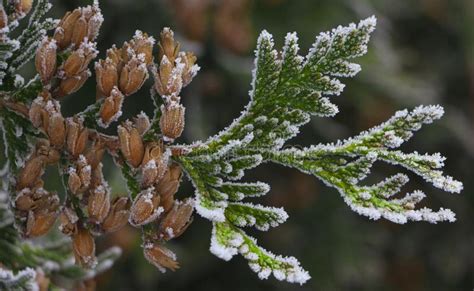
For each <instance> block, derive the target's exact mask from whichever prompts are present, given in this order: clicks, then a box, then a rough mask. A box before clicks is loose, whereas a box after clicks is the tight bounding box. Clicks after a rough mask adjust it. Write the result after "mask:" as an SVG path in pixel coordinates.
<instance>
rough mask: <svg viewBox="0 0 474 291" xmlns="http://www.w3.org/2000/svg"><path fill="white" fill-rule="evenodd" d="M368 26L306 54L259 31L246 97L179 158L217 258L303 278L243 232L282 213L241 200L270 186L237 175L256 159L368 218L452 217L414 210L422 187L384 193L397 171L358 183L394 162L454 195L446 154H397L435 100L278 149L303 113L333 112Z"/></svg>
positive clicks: (263, 273) (344, 30) (339, 33)
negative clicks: (303, 177)
mask: <svg viewBox="0 0 474 291" xmlns="http://www.w3.org/2000/svg"><path fill="white" fill-rule="evenodd" d="M375 25H376V19H375V17H369V18H367V19H365V20H362V21H360V22H359V23H358V24H350V25H348V26H345V27H343V26H339V27H337V28H336V29H333V30H331V31H330V32H325V33H321V34H320V35H318V36H317V37H316V40H315V42H314V44H313V45H312V47H311V49H310V50H309V52H308V54H307V55H306V56H304V55H300V48H299V45H298V37H297V34H296V33H295V32H292V33H288V34H287V35H286V37H285V42H284V46H283V49H282V50H281V51H278V50H277V49H275V44H274V40H273V36H272V35H271V34H270V33H269V32H267V31H263V32H262V33H261V34H260V36H259V38H258V42H257V49H256V51H255V69H254V70H253V72H252V74H253V78H252V82H251V90H250V92H249V95H250V102H249V103H248V104H247V106H246V107H245V109H244V110H243V111H242V112H241V115H240V116H239V117H238V118H236V119H235V120H234V121H233V122H232V123H231V125H230V126H229V127H227V128H225V129H223V130H222V131H220V132H219V133H217V134H216V135H215V136H213V137H211V138H209V139H208V140H207V141H205V142H201V141H198V142H195V143H194V144H193V145H192V147H191V151H190V152H189V153H188V154H187V155H186V156H183V157H180V158H179V161H180V163H181V164H182V166H183V168H184V169H185V171H186V173H187V175H188V177H189V179H190V180H191V181H192V183H193V185H194V187H195V188H196V192H195V208H196V211H197V213H198V214H200V215H201V216H203V217H204V218H207V219H209V220H211V221H212V222H213V224H214V228H213V232H212V239H211V247H210V250H211V252H212V253H213V254H215V255H216V256H218V257H219V258H222V259H223V260H226V261H227V260H230V259H231V258H232V257H233V256H235V255H237V254H240V255H242V256H243V257H244V258H245V259H246V260H248V262H249V266H250V268H251V269H252V270H253V271H254V272H256V273H257V274H258V277H259V278H260V279H267V278H268V277H269V276H270V275H271V274H273V275H274V277H275V278H276V279H278V280H286V281H288V282H295V283H300V284H302V283H304V282H305V281H307V280H308V279H309V278H310V277H309V275H308V273H307V272H306V271H304V270H303V269H302V268H301V267H300V265H299V263H298V261H297V260H296V259H295V258H293V257H290V258H284V257H282V256H278V255H274V254H272V253H271V252H269V251H266V250H264V249H263V248H261V247H259V246H258V245H257V241H256V240H255V239H253V238H252V237H250V236H248V235H247V234H246V233H245V232H244V230H243V229H242V228H246V227H255V228H256V229H258V230H261V231H267V230H269V229H270V228H271V227H275V226H278V225H279V224H281V223H283V222H285V221H286V219H287V217H288V215H287V214H286V212H285V211H284V210H283V209H280V208H274V207H267V206H262V205H256V204H253V203H250V202H245V200H246V199H248V198H251V197H258V196H262V195H265V194H266V193H267V192H269V190H270V188H269V186H268V185H267V184H265V183H262V182H241V181H240V180H241V179H243V177H244V174H245V171H246V170H248V169H251V168H254V167H256V166H258V165H260V164H261V163H262V162H274V163H279V164H281V165H284V166H288V167H293V168H296V169H298V170H300V171H302V172H304V173H307V174H310V175H314V176H315V177H317V178H319V179H320V180H321V181H322V182H323V183H325V184H326V185H328V186H329V187H334V188H336V189H337V190H338V191H339V193H340V194H341V196H342V198H343V200H344V202H345V203H346V204H347V205H348V206H349V207H350V209H352V210H353V211H354V212H356V213H358V214H360V215H363V216H366V217H368V218H369V219H372V220H377V219H381V218H384V219H387V220H389V221H392V222H395V223H406V222H408V221H427V222H430V223H438V222H441V221H449V222H452V221H455V214H454V213H453V212H452V211H451V210H449V209H444V208H441V209H440V210H438V211H433V210H431V209H429V208H426V207H425V208H419V209H417V208H416V207H417V204H418V203H419V202H420V201H422V200H423V198H424V197H425V196H426V195H425V194H424V193H423V192H421V191H414V192H412V193H409V194H406V195H405V196H401V198H400V197H399V196H397V198H393V197H394V196H395V195H396V194H397V193H399V192H400V191H401V189H402V187H403V186H404V185H405V184H406V183H408V181H409V178H408V176H407V175H405V174H396V175H394V176H392V177H388V178H386V179H384V180H383V181H381V182H379V183H377V184H375V185H366V184H362V181H363V180H364V179H365V178H366V177H367V176H369V175H370V173H371V171H372V167H373V165H374V163H375V162H377V161H382V162H387V163H390V164H393V165H395V166H401V167H403V168H405V169H407V170H409V171H411V172H413V173H414V174H416V175H419V176H421V177H422V178H424V179H425V180H426V181H427V182H429V183H431V184H432V185H433V186H435V187H437V188H440V189H443V190H445V191H448V192H453V193H458V192H460V191H461V189H462V184H461V183H460V182H458V181H456V180H454V179H453V178H452V177H450V176H446V175H444V174H443V172H442V171H441V170H440V169H441V168H442V167H443V166H444V160H445V158H444V157H443V156H441V155H440V154H438V153H436V154H419V153H417V152H412V153H404V152H402V151H399V150H397V148H399V147H400V146H402V145H403V143H404V142H405V141H408V140H409V139H410V138H411V137H412V136H413V134H414V133H415V132H416V131H418V130H419V129H420V128H421V127H422V126H423V125H425V124H430V123H432V122H433V121H435V120H437V119H439V118H441V117H442V115H443V113H444V111H443V108H442V107H441V106H439V105H433V106H419V107H417V108H415V109H414V110H412V111H408V110H401V111H398V112H396V113H395V115H394V116H393V117H392V118H390V119H389V120H388V121H387V122H384V123H382V124H381V125H379V126H376V127H374V128H372V129H369V130H367V131H365V132H362V133H361V134H359V135H357V136H355V137H353V138H349V139H346V140H343V141H337V142H336V143H332V144H319V145H313V146H310V147H307V148H303V149H301V148H293V147H285V149H282V147H283V146H284V145H285V143H286V142H287V141H288V140H290V139H291V138H293V137H294V136H296V135H297V134H299V130H300V127H301V126H302V125H304V124H306V123H307V122H309V120H310V117H311V116H319V117H328V116H333V115H335V114H336V113H337V112H338V108H337V106H336V105H334V104H332V103H331V100H330V97H331V96H334V95H340V94H341V93H342V92H343V90H344V84H343V83H342V81H341V78H345V77H353V76H355V75H356V74H357V73H358V72H359V71H360V70H361V66H360V65H358V64H356V63H354V59H355V58H356V57H359V56H362V55H364V54H365V53H366V52H367V44H368V41H369V39H370V34H371V33H372V32H373V31H374V29H375Z"/></svg>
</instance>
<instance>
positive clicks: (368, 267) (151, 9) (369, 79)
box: [26, 0, 474, 291]
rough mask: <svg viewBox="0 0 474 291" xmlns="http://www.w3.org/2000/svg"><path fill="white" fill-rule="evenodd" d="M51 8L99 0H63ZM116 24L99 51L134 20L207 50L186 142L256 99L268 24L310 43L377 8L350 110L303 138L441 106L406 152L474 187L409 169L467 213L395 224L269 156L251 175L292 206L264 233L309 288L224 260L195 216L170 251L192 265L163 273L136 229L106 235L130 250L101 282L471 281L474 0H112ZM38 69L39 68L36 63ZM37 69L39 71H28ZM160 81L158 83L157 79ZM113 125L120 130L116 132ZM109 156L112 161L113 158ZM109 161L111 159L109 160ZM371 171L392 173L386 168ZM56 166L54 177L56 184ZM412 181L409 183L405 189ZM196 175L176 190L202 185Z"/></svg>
mask: <svg viewBox="0 0 474 291" xmlns="http://www.w3.org/2000/svg"><path fill="white" fill-rule="evenodd" d="M52 2H53V4H54V5H55V9H53V14H54V15H53V16H55V17H57V18H60V17H61V16H62V15H63V14H64V12H65V11H66V10H72V9H73V8H75V7H77V6H80V5H84V4H89V2H90V1H70V0H68V1H65V0H53V1H52ZM100 2H101V6H102V9H103V14H104V16H105V22H104V25H103V27H102V30H101V34H100V36H99V39H98V43H99V48H100V50H101V55H100V56H99V57H100V58H102V57H103V56H104V54H105V50H106V49H107V48H109V47H110V46H111V45H112V44H117V45H121V44H122V43H123V41H126V40H128V39H130V38H131V36H132V35H133V33H134V31H135V30H136V29H140V30H143V31H145V32H147V33H149V34H151V35H153V36H155V37H157V36H158V35H159V32H160V31H161V29H162V28H163V27H165V26H170V27H171V28H172V29H173V30H175V32H176V34H177V38H178V39H179V40H180V42H181V44H182V46H183V47H184V48H185V49H186V50H192V51H194V52H195V53H196V54H197V55H198V63H199V65H200V66H201V67H202V69H201V72H200V74H199V75H198V77H197V78H195V80H194V81H193V82H192V84H191V85H190V86H189V87H187V88H186V89H185V91H184V93H183V103H184V104H185V106H186V108H187V110H186V112H187V117H186V118H187V120H186V121H187V126H186V129H185V134H184V135H183V137H182V139H181V142H192V141H194V140H198V139H205V138H206V137H208V136H210V135H212V134H215V133H216V132H217V131H219V130H220V129H222V128H224V127H225V126H227V125H229V124H230V122H231V121H232V120H233V118H235V117H237V116H238V114H239V112H240V111H241V110H242V108H243V106H244V105H245V104H246V103H247V101H248V97H247V96H248V94H247V93H248V90H249V89H250V85H249V84H250V79H251V70H252V68H253V49H254V47H255V43H256V38H257V36H258V34H259V32H260V31H261V30H263V29H267V30H268V31H269V32H270V33H272V34H274V37H275V40H276V43H277V45H278V46H281V45H282V44H283V39H284V36H285V34H286V32H288V31H297V32H298V35H299V37H300V45H301V48H302V50H303V52H304V51H306V50H307V49H308V48H309V47H310V45H311V43H312V42H313V41H314V37H315V36H316V35H317V34H318V33H319V32H320V31H326V30H329V29H331V28H333V27H335V26H337V25H339V24H347V23H349V22H357V21H358V20H359V19H362V18H365V17H367V16H369V15H372V14H373V15H376V16H377V18H378V28H377V31H376V32H375V34H374V36H373V38H372V40H371V44H370V47H369V53H368V55H367V56H365V57H363V58H362V59H361V64H362V67H363V70H362V72H361V73H360V74H359V75H358V76H357V77H356V78H354V79H353V80H349V81H347V82H346V84H347V87H346V90H345V91H344V93H343V94H342V95H341V96H339V97H336V99H335V100H334V102H335V103H336V104H338V105H339V107H340V111H341V113H339V114H338V115H337V116H336V118H335V119H323V118H317V119H314V120H313V121H312V123H310V124H308V125H307V126H306V127H305V128H304V129H303V131H302V132H303V134H301V136H300V137H298V138H296V139H294V140H293V142H292V144H298V145H302V146H305V145H310V144H315V143H319V142H331V141H335V140H337V139H341V138H347V137H349V136H352V135H355V134H357V133H358V132H359V131H361V130H365V129H368V128H369V127H371V126H374V125H376V124H378V123H380V122H382V121H384V120H386V119H388V118H389V117H390V116H391V115H392V114H393V113H394V112H395V111H396V110H400V109H403V108H406V107H408V108H413V107H414V106H416V105H417V104H436V103H438V104H441V105H443V106H445V109H446V115H445V118H443V119H442V120H441V121H440V122H437V123H436V124H434V125H432V126H429V127H425V128H424V129H423V130H422V131H421V132H419V133H418V134H417V135H416V136H415V138H414V139H412V140H411V141H410V142H409V143H408V144H406V145H405V149H406V150H408V151H411V150H414V149H416V150H418V151H420V152H441V153H443V154H445V155H446V156H447V157H448V160H447V166H446V172H447V174H450V175H452V176H455V177H456V178H457V179H459V180H461V181H463V182H464V183H465V184H464V186H465V190H464V191H463V193H462V194H461V195H460V196H458V195H452V194H446V193H443V192H441V191H439V190H437V189H434V188H432V187H430V186H428V185H426V184H424V183H423V181H421V180H419V179H416V177H413V176H412V181H411V184H410V186H409V187H408V188H417V189H422V190H424V191H425V192H426V193H427V194H428V196H429V198H428V199H425V200H424V201H425V202H424V203H427V204H429V205H431V206H433V208H437V207H439V206H444V207H447V208H451V209H452V210H453V211H455V212H456V213H457V218H458V221H457V222H456V223H453V224H448V223H443V224H440V225H430V224H426V223H409V224H407V225H402V226H400V225H395V224H393V223H389V222H386V221H376V222H374V221H369V220H368V219H366V218H365V217H360V216H358V215H357V214H355V213H353V212H352V211H351V210H350V209H349V208H348V207H347V206H346V205H345V204H344V202H343V201H342V199H340V196H339V194H338V193H337V192H335V191H334V190H332V189H329V188H326V187H325V186H324V185H322V184H321V183H319V182H318V181H317V180H316V179H315V178H314V177H310V176H305V175H303V174H300V173H298V172H296V171H295V170H290V169H285V168H282V167H280V166H278V165H268V164H267V165H264V166H261V167H259V168H257V169H255V170H253V171H251V173H250V174H249V175H247V178H248V179H249V180H252V179H253V180H256V179H262V181H267V182H268V183H270V184H271V185H272V190H271V192H270V193H269V194H268V195H267V196H266V197H265V198H263V199H262V200H264V204H266V205H274V206H283V207H285V209H286V210H287V212H288V213H289V215H290V219H289V220H288V222H287V223H285V224H284V225H282V226H280V227H278V228H276V229H273V230H271V231H269V232H266V233H257V232H255V233H253V234H254V235H255V236H256V237H257V238H258V239H259V241H261V243H262V245H264V246H266V247H267V248H268V249H269V250H272V251H275V252H276V253H281V254H286V255H294V256H296V257H297V258H299V259H300V260H301V262H302V265H303V266H304V267H305V268H306V269H307V270H308V271H309V272H310V274H311V275H312V277H313V278H312V280H310V281H309V282H308V283H307V284H306V285H304V286H302V287H300V286H295V285H291V284H288V283H282V282H278V281H276V280H275V279H273V278H272V279H270V280H267V281H260V280H259V279H258V278H257V276H256V275H255V274H254V273H253V272H252V271H250V270H249V268H248V267H247V266H246V262H245V260H243V259H242V258H236V259H234V260H232V261H231V262H228V263H226V262H224V261H221V260H219V259H217V258H216V257H214V256H213V255H212V254H210V253H209V252H208V248H209V238H210V231H211V225H210V224H209V222H208V221H205V220H203V219H201V218H199V217H196V219H195V220H194V223H193V225H192V226H191V227H190V229H189V230H188V231H187V232H186V233H185V235H184V236H182V237H181V238H180V239H178V240H176V242H174V243H173V245H172V246H171V247H172V248H173V249H174V250H175V251H176V252H177V254H178V258H179V261H180V263H181V269H180V270H179V271H178V272H176V273H166V274H161V273H159V271H158V270H156V269H155V268H154V267H153V266H151V265H149V264H148V263H147V262H146V261H145V259H144V258H143V257H142V253H141V249H140V248H139V244H140V243H141V241H140V238H139V233H138V231H136V230H134V229H131V228H127V229H124V230H122V231H120V232H119V233H116V234H112V235H109V236H106V237H105V238H102V240H101V241H100V248H102V249H103V248H105V247H107V246H110V245H113V244H116V245H119V246H121V247H122V248H123V250H124V255H123V257H122V258H121V259H120V260H119V261H118V263H117V265H116V266H115V267H114V268H112V269H111V270H110V271H108V272H107V273H105V274H103V275H101V276H100V277H99V278H98V290H206V291H212V290H472V288H474V224H473V221H474V195H472V194H473V193H472V191H473V190H474V188H473V187H474V181H473V179H472V178H473V177H474V175H473V174H474V171H473V170H472V165H473V163H474V1H472V0H453V1H444V0H418V1H410V0H403V1H389V0H383V1H380V0H298V1H290V0H258V1H257V0H256V1H251V0H140V1H137V0H101V1H100ZM26 73H28V72H26ZM31 73H32V72H31ZM150 86H151V84H150ZM150 86H144V88H145V89H142V90H141V91H140V92H139V93H138V94H137V95H135V96H134V97H132V98H127V99H126V105H125V106H126V110H127V116H132V115H134V114H136V113H138V112H140V111H141V110H144V111H145V112H147V113H149V114H151V109H152V103H151V101H150V100H149V91H148V90H149V89H148V88H150ZM94 98H95V88H94V85H93V82H92V81H91V82H88V85H86V86H85V87H84V88H83V89H82V90H80V91H79V92H78V93H77V94H75V95H73V96H70V97H68V99H67V100H65V103H64V105H63V110H64V113H65V114H66V115H72V113H73V112H77V111H78V110H79V109H83V108H85V107H86V106H87V105H89V104H91V103H92V102H93V101H94ZM111 130H112V131H113V130H115V129H111ZM109 162H110V161H109ZM105 168H108V167H107V165H106V166H105ZM376 168H377V172H376V173H373V174H372V176H371V177H370V178H369V179H377V178H380V177H382V176H385V175H386V174H387V173H392V172H394V169H393V168H390V167H386V166H383V165H379V166H378V167H376ZM108 169H109V170H108V171H106V176H107V178H108V180H109V181H110V182H111V185H112V187H113V188H114V192H115V193H123V192H125V191H126V190H125V187H124V183H123V181H122V180H121V177H120V174H119V173H118V172H115V171H114V170H110V169H113V167H109V168H108ZM54 174H55V173H54V172H52V173H51V175H50V178H49V179H48V182H47V183H48V184H49V185H51V186H52V187H54V185H56V184H59V180H57V179H56V178H55V175H54ZM407 190H412V189H407ZM192 191H193V190H192V188H191V185H190V184H189V182H188V181H185V183H183V186H182V187H181V189H180V192H179V195H180V196H181V197H184V196H190V195H192V194H193V192H192Z"/></svg>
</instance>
